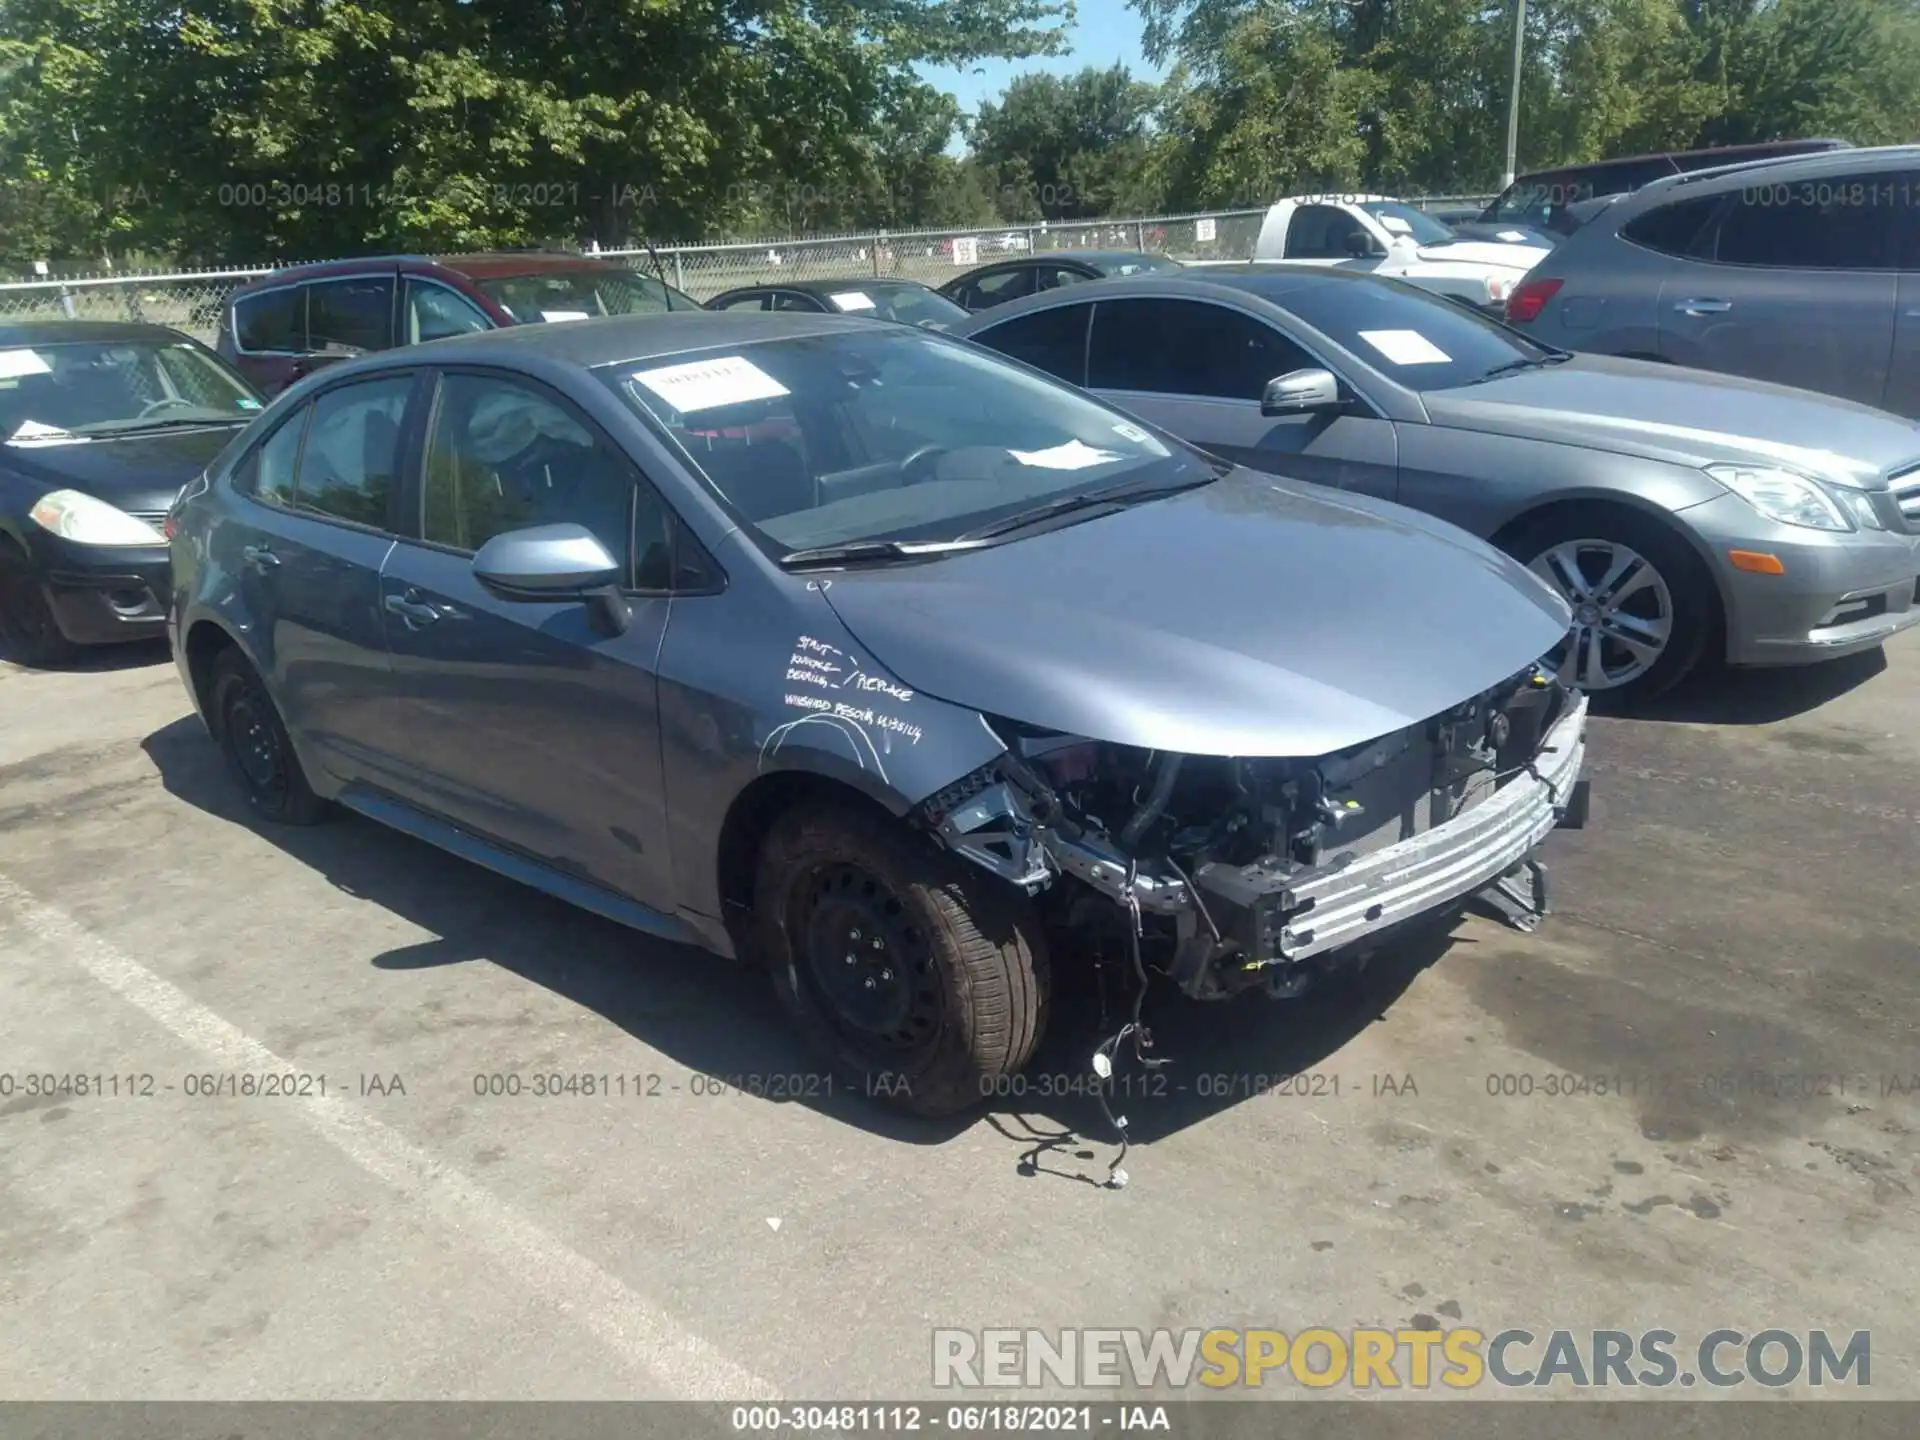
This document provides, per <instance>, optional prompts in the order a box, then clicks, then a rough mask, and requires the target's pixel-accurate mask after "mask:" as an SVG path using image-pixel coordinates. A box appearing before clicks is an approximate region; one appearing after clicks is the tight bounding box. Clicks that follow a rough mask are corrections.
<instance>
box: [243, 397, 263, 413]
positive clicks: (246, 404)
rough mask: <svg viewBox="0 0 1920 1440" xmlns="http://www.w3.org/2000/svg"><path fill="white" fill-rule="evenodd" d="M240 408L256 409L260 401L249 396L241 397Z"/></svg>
mask: <svg viewBox="0 0 1920 1440" xmlns="http://www.w3.org/2000/svg"><path fill="white" fill-rule="evenodd" d="M240 408H241V409H242V410H258V409H259V408H260V402H259V401H258V400H254V399H251V398H248V399H243V400H241V401H240Z"/></svg>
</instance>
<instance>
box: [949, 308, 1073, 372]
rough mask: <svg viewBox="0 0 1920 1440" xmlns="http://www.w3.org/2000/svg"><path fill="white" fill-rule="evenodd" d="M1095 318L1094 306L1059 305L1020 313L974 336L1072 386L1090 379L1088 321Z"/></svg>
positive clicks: (1002, 352)
mask: <svg viewBox="0 0 1920 1440" xmlns="http://www.w3.org/2000/svg"><path fill="white" fill-rule="evenodd" d="M1092 318H1093V306H1091V305H1060V306H1056V307H1055V308H1054V309H1051V310H1036V311H1035V312H1033V313H1032V314H1031V315H1021V316H1018V317H1016V318H1015V319H1012V320H1009V321H1007V322H1006V323H1005V324H1001V325H995V326H994V327H993V328H992V329H990V330H985V331H982V332H981V333H980V334H979V335H977V336H975V337H974V338H975V339H976V340H978V341H979V343H980V344H982V345H986V346H989V347H991V348H992V349H995V350H998V351H999V352H1000V353H1001V354H1002V355H1010V356H1012V357H1013V358H1014V359H1015V360H1024V361H1025V362H1026V363H1027V364H1029V365H1031V366H1033V367H1034V368H1035V369H1037V370H1044V371H1046V372H1047V373H1048V374H1049V375H1057V376H1059V378H1060V379H1062V380H1065V381H1066V382H1067V383H1068V384H1069V385H1082V384H1085V383H1086V378H1087V322H1088V321H1090V320H1091V319H1092Z"/></svg>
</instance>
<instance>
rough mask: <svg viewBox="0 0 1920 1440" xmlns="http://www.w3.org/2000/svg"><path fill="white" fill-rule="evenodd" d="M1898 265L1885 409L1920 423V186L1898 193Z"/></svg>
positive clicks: (1896, 216) (1884, 401) (1883, 394)
mask: <svg viewBox="0 0 1920 1440" xmlns="http://www.w3.org/2000/svg"><path fill="white" fill-rule="evenodd" d="M1895 198H1896V199H1898V200H1899V201H1900V202H1901V203H1900V204H1898V205H1897V206H1896V207H1895V214H1894V262H1895V263H1896V264H1897V265H1898V266H1899V267H1900V279H1899V290H1898V295H1897V299H1896V301H1895V311H1894V317H1893V353H1892V355H1891V357H1890V358H1889V359H1888V362H1887V388H1886V390H1885V391H1884V392H1883V393H1882V394H1881V397H1880V405H1881V408H1882V409H1886V410H1891V411H1892V412H1893V413H1894V414H1896V415H1905V416H1907V417H1908V418H1909V419H1915V420H1920V184H1917V185H1915V186H1914V187H1913V189H1912V190H1905V189H1903V190H1901V191H1899V192H1897V194H1896V197H1895Z"/></svg>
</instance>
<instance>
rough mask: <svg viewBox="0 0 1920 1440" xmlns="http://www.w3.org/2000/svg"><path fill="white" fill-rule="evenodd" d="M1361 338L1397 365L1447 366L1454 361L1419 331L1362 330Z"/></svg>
mask: <svg viewBox="0 0 1920 1440" xmlns="http://www.w3.org/2000/svg"><path fill="white" fill-rule="evenodd" d="M1360 338H1361V339H1362V340H1364V341H1366V342H1367V344H1369V345H1371V346H1372V347H1373V348H1374V349H1376V350H1378V351H1379V352H1380V353H1381V354H1382V355H1384V356H1386V357H1387V359H1389V360H1391V361H1392V362H1393V363H1394V364H1395V365H1445V364H1446V363H1447V362H1448V361H1449V360H1451V359H1453V357H1452V356H1451V355H1449V354H1447V352H1446V351H1444V350H1442V349H1441V348H1440V347H1439V346H1438V345H1436V344H1434V343H1433V342H1432V341H1431V340H1429V339H1427V337H1426V336H1424V335H1422V334H1421V333H1420V332H1419V331H1418V330H1362V331H1361V332H1360Z"/></svg>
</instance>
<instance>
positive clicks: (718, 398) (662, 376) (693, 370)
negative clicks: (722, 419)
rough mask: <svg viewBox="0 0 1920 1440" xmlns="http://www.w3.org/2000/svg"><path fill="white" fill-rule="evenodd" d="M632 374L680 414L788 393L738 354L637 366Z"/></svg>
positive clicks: (769, 398) (778, 383)
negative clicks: (647, 367) (644, 367)
mask: <svg viewBox="0 0 1920 1440" xmlns="http://www.w3.org/2000/svg"><path fill="white" fill-rule="evenodd" d="M633 378H634V379H635V380H638V381H639V382H640V383H641V384H642V385H644V386H646V387H647V389H649V390H651V391H652V392H653V393H654V394H656V395H658V396H659V397H660V398H661V399H662V400H664V401H666V402H667V404H669V405H671V406H672V407H673V408H674V409H675V410H678V411H679V412H680V413H681V414H682V415H687V414H691V413H692V412H693V411H695V410H713V409H716V408H718V407H719V406H722V405H744V404H745V403H746V402H747V401H749V400H772V399H775V398H777V397H779V396H781V395H785V394H786V393H787V387H786V386H784V385H782V384H781V383H780V382H779V381H778V380H776V379H774V378H773V377H772V376H771V375H769V374H767V372H766V371H764V370H762V369H761V368H760V367H759V366H758V365H755V364H754V363H753V362H752V361H751V360H747V359H745V358H743V357H741V356H739V355H723V356H722V357H721V358H720V359H718V360H694V361H691V362H689V363H688V364H685V365H668V366H664V367H663V368H661V369H659V370H636V371H634V372H633Z"/></svg>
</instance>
